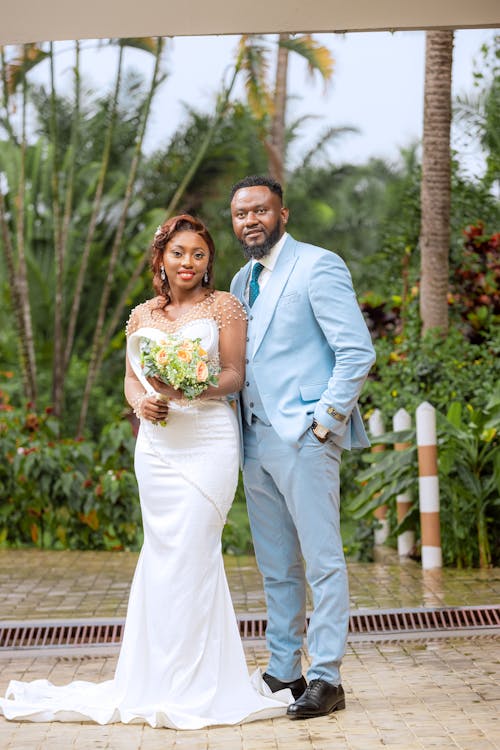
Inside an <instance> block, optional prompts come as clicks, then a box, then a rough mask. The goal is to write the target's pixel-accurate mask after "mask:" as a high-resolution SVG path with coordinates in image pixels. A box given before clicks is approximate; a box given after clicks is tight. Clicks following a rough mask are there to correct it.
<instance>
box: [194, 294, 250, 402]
mask: <svg viewBox="0 0 500 750" xmlns="http://www.w3.org/2000/svg"><path fill="white" fill-rule="evenodd" d="M214 312H215V315H214V318H215V320H216V322H217V326H218V328H219V359H220V366H221V371H220V375H219V385H218V387H217V388H214V387H212V386H211V387H209V388H208V389H207V390H206V391H205V393H204V394H203V395H204V396H205V398H213V397H214V396H227V395H229V394H231V393H237V392H238V391H240V390H241V389H242V387H243V381H244V378H245V349H246V331H247V316H246V313H245V310H244V308H243V306H242V304H241V303H240V302H239V301H238V300H237V299H236V297H234V296H233V295H232V294H229V293H228V292H219V294H218V295H217V300H216V306H215V311H214Z"/></svg>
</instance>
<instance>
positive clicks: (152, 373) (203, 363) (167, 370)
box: [140, 335, 219, 399]
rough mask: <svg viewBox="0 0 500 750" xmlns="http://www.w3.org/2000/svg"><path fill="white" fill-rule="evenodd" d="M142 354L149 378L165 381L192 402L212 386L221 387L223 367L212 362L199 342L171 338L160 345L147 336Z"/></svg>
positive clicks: (142, 361) (176, 337)
mask: <svg viewBox="0 0 500 750" xmlns="http://www.w3.org/2000/svg"><path fill="white" fill-rule="evenodd" d="M140 352H141V367H142V371H143V373H144V375H145V377H147V378H158V379H159V380H162V381H163V382H164V383H166V384H167V385H171V386H172V387H173V388H176V389H177V390H181V391H182V392H183V394H184V396H185V397H186V398H188V399H193V398H196V396H199V395H200V393H203V391H204V390H206V389H207V388H208V386H209V385H214V386H217V382H218V380H217V376H218V374H219V367H218V366H217V365H216V364H215V363H214V362H211V361H209V359H208V354H207V352H206V351H205V349H203V347H202V346H201V339H199V338H198V339H183V338H179V337H178V336H175V335H171V336H166V337H165V338H163V339H160V340H159V341H158V342H156V341H152V340H151V339H148V338H146V337H144V336H143V337H142V338H141V342H140Z"/></svg>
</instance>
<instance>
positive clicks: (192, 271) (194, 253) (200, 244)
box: [163, 231, 210, 292]
mask: <svg viewBox="0 0 500 750" xmlns="http://www.w3.org/2000/svg"><path fill="white" fill-rule="evenodd" d="M209 260H210V251H209V249H208V246H207V244H206V242H205V240H204V239H203V238H202V237H200V235H199V234H197V233H196V232H190V231H185V232H177V233H176V234H174V236H173V237H172V238H171V239H170V240H169V241H168V242H167V245H166V247H165V250H164V253H163V265H164V268H165V273H166V274H167V278H168V284H169V286H170V289H171V290H172V291H175V290H176V289H177V290H179V291H181V290H182V291H184V292H185V291H195V290H197V289H198V288H199V287H201V285H202V281H203V276H204V274H205V271H206V270H207V267H208V261H209Z"/></svg>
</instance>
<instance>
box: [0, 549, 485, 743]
mask: <svg viewBox="0 0 500 750" xmlns="http://www.w3.org/2000/svg"><path fill="white" fill-rule="evenodd" d="M136 559H137V555H135V554H134V553H115V552H113V553H92V552H85V553H84V552H39V551H0V619H2V620H6V619H11V620H12V619H15V620H24V619H44V618H56V617H57V618H61V619H66V618H69V617H94V616H97V617H106V616H113V617H119V616H123V615H124V613H125V607H126V600H127V595H128V587H129V585H130V579H131V576H132V573H133V569H134V566H135V562H136ZM226 568H227V572H228V579H229V584H230V588H231V592H232V595H233V600H234V602H235V608H236V609H237V611H239V612H245V611H253V612H262V611H263V609H264V602H263V595H262V586H261V582H260V577H259V575H258V573H257V571H256V570H255V566H254V564H253V560H252V559H251V558H227V559H226ZM349 572H350V582H351V606H352V608H353V609H364V608H372V609H377V608H393V607H416V606H427V607H430V606H432V607H434V606H446V605H448V606H451V605H457V604H464V605H477V604H497V603H498V602H499V601H500V570H498V569H495V570H489V571H485V572H480V571H450V570H444V571H441V572H439V573H435V572H433V573H431V574H430V573H425V574H424V573H423V572H422V571H421V569H420V568H419V566H418V565H417V564H415V563H413V562H408V563H405V564H404V565H402V566H400V565H399V564H396V563H395V562H394V560H393V558H392V557H389V558H388V559H386V560H385V562H381V563H373V564H370V565H364V564H358V563H354V564H350V565H349ZM245 652H246V655H247V661H248V666H249V669H250V670H251V671H252V670H253V669H254V668H256V667H257V666H260V667H265V665H266V660H267V653H266V649H265V645H264V644H263V643H260V642H256V641H254V642H252V643H250V644H248V645H246V646H245ZM499 655H500V636H499V637H491V636H490V637H469V638H447V639H432V638H431V639H424V638H422V639H419V640H411V641H403V640H402V641H385V642H378V643H368V642H357V641H352V642H350V643H349V646H348V649H347V653H346V657H345V660H344V667H343V684H344V688H345V690H346V695H347V709H346V710H345V711H342V712H339V713H336V714H333V715H331V716H329V717H324V718H320V719H314V720H310V721H304V722H291V721H289V720H288V719H286V717H284V718H280V719H275V720H273V721H261V722H255V723H251V724H246V725H243V726H238V727H215V728H212V729H208V730H201V731H196V732H175V731H173V730H154V729H151V728H150V727H148V726H143V725H133V726H124V725H112V726H106V727H100V726H96V725H92V724H83V723H82V724H76V723H75V724H56V723H54V724H46V725H43V724H29V723H11V722H7V721H5V720H4V719H3V718H2V719H0V750H28V749H29V750H70V749H71V750H90V749H93V748H98V749H99V750H101V749H102V750H105V749H106V750H108V749H109V750H159V749H160V748H161V750H171V749H172V750H173V749H175V750H180V749H181V748H183V749H185V750H330V749H331V750H334V749H335V750H375V748H390V749H391V750H428V749H430V748H455V749H456V748H460V749H461V750H495V749H496V750H499V749H500V667H499V662H500V658H499ZM115 663H116V656H115V655H112V656H103V655H99V654H97V655H95V656H88V655H87V656H81V655H75V654H74V653H73V652H71V651H70V650H67V651H65V652H64V653H63V654H61V655H57V656H46V655H43V654H37V655H29V656H28V655H25V654H15V655H13V654H9V653H4V654H2V655H1V656H0V692H2V693H3V692H4V690H5V687H6V685H7V683H8V681H9V680H10V679H37V678H49V679H50V680H52V681H53V682H55V683H57V684H63V683H64V682H67V681H69V680H73V679H90V680H103V679H107V678H109V677H111V676H112V674H113V671H114V666H115ZM304 668H305V669H306V668H307V656H304Z"/></svg>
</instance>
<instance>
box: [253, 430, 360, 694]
mask: <svg viewBox="0 0 500 750" xmlns="http://www.w3.org/2000/svg"><path fill="white" fill-rule="evenodd" d="M243 440H244V456H245V460H244V466H243V480H244V485H245V493H246V497H247V504H248V514H249V518H250V525H251V529H252V535H253V541H254V547H255V554H256V558H257V563H258V566H259V569H260V571H261V573H262V576H263V579H264V589H265V594H266V603H267V612H268V625H267V631H266V638H267V645H268V648H269V651H270V661H269V665H268V667H267V671H268V672H269V674H271V675H273V676H274V677H276V678H278V679H279V680H282V681H284V682H288V681H292V680H295V679H297V678H298V677H300V675H301V674H302V666H301V653H302V647H303V640H304V625H305V617H306V581H307V583H308V584H309V586H310V588H311V592H312V599H313V611H312V613H311V616H310V624H309V628H308V630H307V646H308V651H309V656H310V659H311V667H310V669H309V671H308V673H307V677H308V679H309V680H311V679H314V678H320V679H323V680H326V681H327V682H330V683H332V684H334V685H338V684H339V683H340V673H339V670H340V663H341V660H342V657H343V655H344V651H345V645H346V640H347V630H348V624H349V591H348V580H347V570H346V564H345V559H344V553H343V545H342V538H341V535H340V513H339V511H340V488H339V469H340V458H341V452H342V449H341V448H340V446H339V445H337V444H336V443H335V442H334V439H333V437H330V438H329V440H328V441H327V442H326V443H324V444H322V443H320V442H319V441H318V440H317V439H316V437H315V436H314V435H313V433H312V431H311V430H307V431H306V432H305V433H304V435H303V436H302V437H301V439H300V440H299V445H298V447H297V446H296V445H290V444H289V443H285V442H283V441H282V440H281V439H280V438H279V436H278V434H277V433H276V432H275V430H274V429H273V427H272V426H271V425H266V424H264V423H263V422H261V421H260V420H256V419H254V421H253V422H252V425H251V426H248V425H247V424H245V425H244V427H243Z"/></svg>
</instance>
